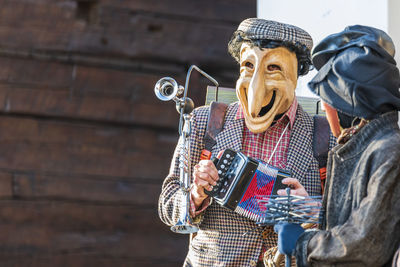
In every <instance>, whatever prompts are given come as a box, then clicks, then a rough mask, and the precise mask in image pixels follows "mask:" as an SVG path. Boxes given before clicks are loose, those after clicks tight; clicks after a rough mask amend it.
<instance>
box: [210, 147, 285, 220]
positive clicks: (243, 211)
mask: <svg viewBox="0 0 400 267" xmlns="http://www.w3.org/2000/svg"><path fill="white" fill-rule="evenodd" d="M214 164H215V166H216V167H217V170H218V175H219V180H218V181H217V185H215V186H214V187H213V189H212V190H211V191H207V190H205V193H206V194H207V195H209V196H211V197H213V198H214V200H215V201H216V202H217V203H218V204H220V205H221V206H223V207H225V208H228V209H230V210H233V211H235V212H236V213H238V214H240V215H242V216H244V217H247V218H249V219H251V220H253V221H256V222H260V221H263V220H264V217H265V216H266V215H267V208H266V205H265V203H266V200H268V199H269V198H270V197H271V196H276V195H277V191H278V190H279V189H285V188H286V187H287V186H286V185H284V184H282V180H283V179H284V178H286V177H290V176H291V174H290V172H288V171H284V170H281V169H278V168H275V167H273V166H270V165H268V164H267V163H265V162H263V161H260V160H255V159H252V158H250V157H247V156H245V155H244V154H243V153H241V152H235V151H233V150H231V149H225V150H224V151H223V153H222V156H221V157H220V158H219V159H218V158H215V159H214ZM260 200H262V201H260Z"/></svg>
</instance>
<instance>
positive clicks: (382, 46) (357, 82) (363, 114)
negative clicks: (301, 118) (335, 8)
mask: <svg viewBox="0 0 400 267" xmlns="http://www.w3.org/2000/svg"><path fill="white" fill-rule="evenodd" d="M394 53H395V49H394V44H393V41H392V39H391V38H390V37H389V36H388V35H387V34H386V33H385V32H383V31H381V30H379V29H375V28H372V27H367V26H361V25H355V26H349V27H347V28H346V29H345V30H344V31H342V32H340V33H336V34H332V35H330V36H328V37H326V38H325V39H323V40H322V41H321V42H320V43H319V44H318V45H317V46H316V47H315V48H314V50H313V52H312V61H313V64H314V66H315V67H316V68H317V69H318V70H319V71H318V74H317V75H316V76H315V77H314V79H313V80H311V82H309V83H308V85H309V87H310V89H311V91H312V92H314V93H315V94H317V95H319V96H320V97H321V99H322V100H324V101H325V102H326V103H328V104H329V105H331V106H332V107H334V108H336V109H337V110H339V111H341V112H343V113H345V114H347V115H349V116H352V117H359V118H365V119H373V118H375V117H377V116H378V115H379V114H383V113H386V112H389V111H393V110H400V92H399V87H400V75H399V70H398V68H397V67H396V62H395V60H394V58H393V56H394Z"/></svg>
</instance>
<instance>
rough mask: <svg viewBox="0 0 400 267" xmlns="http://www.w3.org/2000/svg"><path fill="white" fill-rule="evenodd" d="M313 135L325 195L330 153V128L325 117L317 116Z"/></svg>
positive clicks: (314, 151)
mask: <svg viewBox="0 0 400 267" xmlns="http://www.w3.org/2000/svg"><path fill="white" fill-rule="evenodd" d="M313 118H314V134H313V154H314V157H315V158H316V159H317V161H318V165H319V175H320V178H321V188H322V193H324V188H325V179H326V164H327V160H328V152H329V138H330V127H329V123H328V120H327V119H326V118H325V117H324V116H320V115H315V116H314V117H313Z"/></svg>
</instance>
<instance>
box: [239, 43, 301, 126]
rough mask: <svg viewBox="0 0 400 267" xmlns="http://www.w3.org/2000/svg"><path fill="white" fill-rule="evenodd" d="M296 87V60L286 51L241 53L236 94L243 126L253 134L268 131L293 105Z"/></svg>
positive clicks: (245, 48) (246, 46) (254, 49)
mask: <svg viewBox="0 0 400 267" xmlns="http://www.w3.org/2000/svg"><path fill="white" fill-rule="evenodd" d="M296 85H297V57H296V54H295V53H294V52H291V51H290V50H288V49H287V48H285V47H278V48H264V49H262V50H261V49H260V48H258V47H256V46H254V47H251V46H250V45H249V44H247V43H243V44H242V47H241V49H240V76H239V79H238V80H237V82H236V94H237V97H238V99H239V101H240V103H241V105H242V107H243V112H244V117H245V122H246V126H247V127H248V128H249V130H250V131H252V132H254V133H261V132H264V131H266V130H267V129H268V127H269V126H270V125H271V123H272V121H273V120H274V118H275V116H276V115H279V114H282V113H285V112H286V111H287V110H288V109H289V107H290V105H291V104H292V102H293V99H294V96H295V89H296Z"/></svg>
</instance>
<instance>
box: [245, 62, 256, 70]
mask: <svg viewBox="0 0 400 267" xmlns="http://www.w3.org/2000/svg"><path fill="white" fill-rule="evenodd" d="M244 66H245V67H246V68H249V69H253V68H254V65H253V63H251V62H248V61H247V62H246V63H244Z"/></svg>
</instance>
